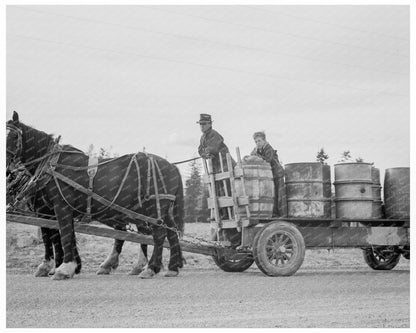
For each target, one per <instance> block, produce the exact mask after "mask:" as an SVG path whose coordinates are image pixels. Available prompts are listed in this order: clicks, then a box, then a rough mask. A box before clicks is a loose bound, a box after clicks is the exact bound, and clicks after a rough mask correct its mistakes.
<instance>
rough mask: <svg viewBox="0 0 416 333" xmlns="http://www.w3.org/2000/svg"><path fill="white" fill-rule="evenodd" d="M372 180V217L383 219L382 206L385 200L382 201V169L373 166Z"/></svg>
mask: <svg viewBox="0 0 416 333" xmlns="http://www.w3.org/2000/svg"><path fill="white" fill-rule="evenodd" d="M371 181H372V182H373V185H371V192H372V196H373V213H372V217H374V218H376V219H381V218H383V211H382V208H381V206H382V204H383V201H381V184H380V169H378V168H375V167H372V168H371Z"/></svg>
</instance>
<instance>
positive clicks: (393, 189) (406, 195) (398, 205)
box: [384, 168, 410, 219]
mask: <svg viewBox="0 0 416 333" xmlns="http://www.w3.org/2000/svg"><path fill="white" fill-rule="evenodd" d="M384 205H385V208H386V218H393V219H408V218H410V168H390V169H386V173H385V176H384Z"/></svg>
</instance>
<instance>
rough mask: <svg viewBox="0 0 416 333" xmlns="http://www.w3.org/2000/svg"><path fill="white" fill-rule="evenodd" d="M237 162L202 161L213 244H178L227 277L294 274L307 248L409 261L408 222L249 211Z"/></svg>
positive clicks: (82, 229) (381, 265) (17, 218)
mask: <svg viewBox="0 0 416 333" xmlns="http://www.w3.org/2000/svg"><path fill="white" fill-rule="evenodd" d="M237 158H238V161H237V165H236V166H235V168H233V167H232V161H231V156H230V155H229V154H227V160H226V161H222V159H221V172H218V173H214V172H213V168H212V163H211V160H204V169H205V174H204V176H203V179H204V182H205V183H206V184H207V185H208V189H209V198H208V207H209V208H210V211H211V218H210V220H211V221H210V222H211V230H212V239H211V240H204V239H195V238H194V239H192V237H191V238H189V237H188V238H187V237H184V238H183V239H182V240H181V241H180V243H181V247H182V250H183V251H186V252H192V253H198V254H204V255H210V256H212V257H213V259H214V262H215V263H216V265H217V266H218V267H219V268H221V269H222V270H224V271H226V272H243V271H245V270H246V269H248V268H249V267H250V266H251V265H252V264H253V263H254V262H256V264H257V266H258V268H259V269H260V270H261V271H262V272H263V273H264V274H266V275H268V276H290V275H293V274H295V273H296V271H297V270H298V269H299V268H300V267H301V265H302V263H303V260H304V256H305V250H306V249H307V248H308V249H313V248H326V249H329V248H336V247H337V248H361V249H362V250H363V255H364V260H365V262H366V263H367V264H368V265H369V266H370V267H371V268H373V269H375V270H390V269H393V268H394V267H395V266H396V265H397V263H398V262H399V260H400V257H401V256H404V257H405V258H406V259H409V258H410V234H409V230H410V229H409V220H410V219H408V218H390V219H385V218H358V217H357V218H352V219H351V218H333V217H330V218H329V217H321V218H318V217H286V218H272V217H271V216H270V217H267V214H264V213H265V211H264V210H263V209H262V206H261V205H258V206H257V207H258V209H257V211H256V212H253V210H252V209H250V207H251V206H252V205H253V203H254V200H253V199H252V198H250V197H249V195H248V194H247V193H246V181H247V179H248V178H249V176H248V175H247V172H246V170H244V167H243V163H242V160H241V157H240V153H239V150H238V149H237ZM225 166H227V169H226V168H225ZM260 178H261V177H260ZM261 189H263V190H265V189H264V188H260V191H261ZM96 199H97V200H98V199H100V198H98V197H97V198H96ZM100 200H101V199H100ZM269 203H270V202H269ZM271 204H272V202H271ZM269 206H270V205H269ZM116 208H117V209H120V211H121V212H123V213H124V214H126V215H128V216H132V217H134V218H137V219H139V220H141V219H144V220H146V221H148V222H153V221H151V219H150V218H149V217H146V216H142V215H140V214H137V213H135V212H132V211H129V210H128V209H126V208H123V207H116ZM297 208H298V206H296V205H295V209H297ZM266 210H267V209H266ZM7 221H9V222H17V223H24V224H30V225H35V226H39V227H47V228H52V229H58V223H57V221H55V220H50V219H43V218H39V217H33V216H22V215H17V214H13V213H8V214H7ZM75 231H76V232H79V233H84V234H91V235H96V236H102V237H108V238H114V239H121V240H127V241H131V242H136V243H141V244H149V245H152V244H153V238H152V237H151V236H146V235H143V234H140V233H137V232H130V231H121V230H114V229H111V228H108V227H105V226H102V225H101V226H100V225H95V224H84V223H76V224H75ZM164 246H165V247H169V244H168V243H167V242H165V244H164Z"/></svg>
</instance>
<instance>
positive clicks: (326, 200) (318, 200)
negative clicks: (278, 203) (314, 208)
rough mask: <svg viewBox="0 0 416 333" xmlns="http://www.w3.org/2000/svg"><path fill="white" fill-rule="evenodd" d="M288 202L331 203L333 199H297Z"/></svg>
mask: <svg viewBox="0 0 416 333" xmlns="http://www.w3.org/2000/svg"><path fill="white" fill-rule="evenodd" d="M286 201H287V202H290V201H302V202H303V201H316V202H330V201H331V199H330V198H322V199H321V198H317V199H296V198H290V199H287V200H286Z"/></svg>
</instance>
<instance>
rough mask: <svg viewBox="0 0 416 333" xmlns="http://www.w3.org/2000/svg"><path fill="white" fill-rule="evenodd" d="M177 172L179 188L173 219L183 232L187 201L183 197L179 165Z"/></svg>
mask: <svg viewBox="0 0 416 333" xmlns="http://www.w3.org/2000/svg"><path fill="white" fill-rule="evenodd" d="M175 168H176V173H177V178H178V189H177V190H176V198H175V201H174V203H173V220H174V222H175V224H176V227H177V228H178V230H179V231H180V232H181V234H183V231H184V229H185V223H184V217H185V202H184V198H183V183H182V176H181V174H180V172H179V169H178V167H176V166H175Z"/></svg>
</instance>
